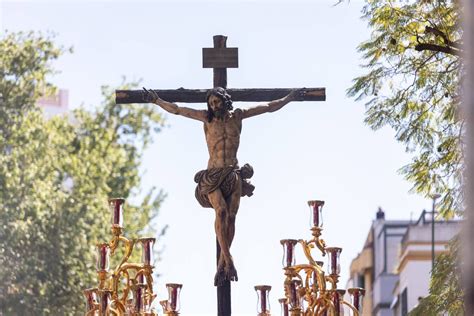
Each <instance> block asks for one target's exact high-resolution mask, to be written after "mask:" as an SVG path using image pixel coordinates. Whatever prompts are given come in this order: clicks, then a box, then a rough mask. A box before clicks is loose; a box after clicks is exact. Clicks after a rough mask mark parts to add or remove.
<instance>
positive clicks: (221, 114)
mask: <svg viewBox="0 0 474 316" xmlns="http://www.w3.org/2000/svg"><path fill="white" fill-rule="evenodd" d="M227 112H228V111H227V110H226V109H225V108H224V107H222V108H220V109H218V110H215V111H213V114H214V117H215V118H217V119H220V120H221V119H223V118H224V117H225V115H226V114H227Z"/></svg>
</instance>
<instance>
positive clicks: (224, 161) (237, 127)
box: [204, 110, 242, 169]
mask: <svg viewBox="0 0 474 316" xmlns="http://www.w3.org/2000/svg"><path fill="white" fill-rule="evenodd" d="M241 130H242V115H241V112H240V110H236V111H233V112H230V113H229V114H228V116H226V117H225V118H223V119H218V118H213V120H212V121H211V122H210V123H209V122H207V121H206V122H204V133H205V135H206V142H207V149H208V151H209V161H208V164H207V168H208V169H210V168H224V167H229V166H237V165H238V161H237V150H238V149H239V144H240V132H241Z"/></svg>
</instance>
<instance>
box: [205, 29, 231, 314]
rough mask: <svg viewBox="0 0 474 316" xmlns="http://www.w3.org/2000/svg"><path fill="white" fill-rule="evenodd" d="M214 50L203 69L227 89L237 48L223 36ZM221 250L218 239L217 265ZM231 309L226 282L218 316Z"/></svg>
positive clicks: (219, 294)
mask: <svg viewBox="0 0 474 316" xmlns="http://www.w3.org/2000/svg"><path fill="white" fill-rule="evenodd" d="M213 39H214V48H203V49H202V67H203V68H213V71H214V88H215V87H222V88H224V89H226V88H227V68H237V67H238V50H237V48H227V45H226V41H227V37H226V36H222V35H216V36H214V38H213ZM220 253H221V248H220V246H219V242H218V240H217V238H216V261H217V262H216V264H219V256H220ZM231 313H232V308H231V288H230V281H225V282H224V284H223V285H219V286H217V315H218V316H230V315H231Z"/></svg>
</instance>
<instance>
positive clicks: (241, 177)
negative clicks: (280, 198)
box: [116, 35, 326, 316]
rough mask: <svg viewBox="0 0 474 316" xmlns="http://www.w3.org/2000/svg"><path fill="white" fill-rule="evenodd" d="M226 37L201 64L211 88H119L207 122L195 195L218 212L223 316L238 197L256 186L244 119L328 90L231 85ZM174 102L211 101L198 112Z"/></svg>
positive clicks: (125, 99)
mask: <svg viewBox="0 0 474 316" xmlns="http://www.w3.org/2000/svg"><path fill="white" fill-rule="evenodd" d="M226 41H227V37H225V36H222V35H216V36H214V47H213V48H203V68H213V70H214V89H211V90H209V91H208V90H190V89H183V88H180V89H176V90H147V89H145V88H144V89H143V90H117V91H116V103H117V104H118V103H148V102H150V103H155V104H157V105H158V106H160V107H161V108H162V109H164V110H165V111H167V112H170V113H173V114H177V115H181V116H184V117H187V118H190V119H194V120H198V121H201V122H202V123H203V124H204V133H205V136H206V142H207V147H208V151H209V161H208V165H207V168H206V169H205V170H201V171H199V172H198V173H197V174H196V175H195V178H194V180H195V182H196V183H197V187H196V192H195V196H196V199H197V200H198V202H199V204H201V206H203V207H210V208H213V209H214V210H215V212H216V220H215V231H216V237H217V238H216V239H217V241H216V248H217V272H216V275H215V277H214V284H215V285H216V286H217V308H218V315H219V316H229V315H231V296H230V293H231V288H230V282H231V281H237V270H236V269H235V267H234V262H233V260H232V256H231V255H230V246H231V244H232V240H233V238H234V233H235V216H236V214H237V211H238V208H239V203H240V198H241V197H242V196H251V195H252V194H253V190H254V186H253V185H252V184H250V182H249V181H248V179H249V178H250V177H252V175H253V169H252V167H251V166H250V165H248V164H245V165H243V166H242V167H239V165H238V161H237V150H238V147H239V142H240V132H241V129H242V120H243V119H247V118H250V117H253V116H257V115H260V114H264V113H269V112H274V111H277V110H279V109H281V108H282V107H283V106H285V105H286V104H288V103H289V102H291V101H324V100H325V99H326V93H325V88H303V89H285V88H282V89H227V68H238V49H237V48H228V47H226ZM235 101H256V102H265V103H262V104H260V105H257V106H253V107H251V108H248V109H235V110H234V109H233V106H232V103H233V102H235ZM173 102H186V103H204V102H206V103H207V109H205V110H196V109H192V108H188V107H183V106H178V105H177V104H175V103H173Z"/></svg>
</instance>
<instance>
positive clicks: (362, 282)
mask: <svg viewBox="0 0 474 316" xmlns="http://www.w3.org/2000/svg"><path fill="white" fill-rule="evenodd" d="M357 287H361V288H363V289H365V276H364V275H363V274H357Z"/></svg>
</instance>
